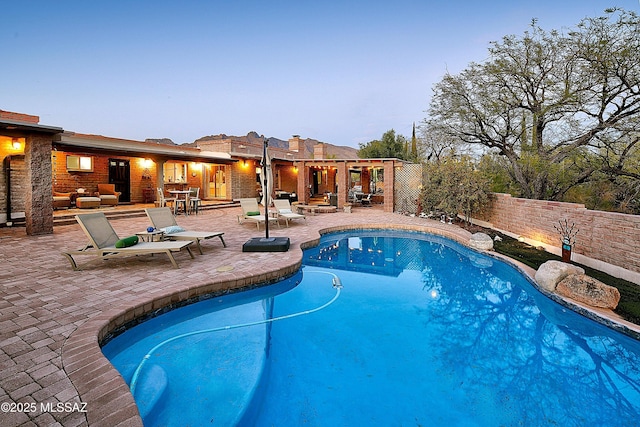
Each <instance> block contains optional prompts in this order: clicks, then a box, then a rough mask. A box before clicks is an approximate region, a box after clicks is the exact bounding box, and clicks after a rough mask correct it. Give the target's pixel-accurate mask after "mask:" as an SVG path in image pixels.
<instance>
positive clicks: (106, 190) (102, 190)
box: [98, 184, 122, 206]
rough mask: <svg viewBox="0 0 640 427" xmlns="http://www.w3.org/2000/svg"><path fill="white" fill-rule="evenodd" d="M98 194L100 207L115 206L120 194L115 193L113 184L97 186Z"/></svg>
mask: <svg viewBox="0 0 640 427" xmlns="http://www.w3.org/2000/svg"><path fill="white" fill-rule="evenodd" d="M98 194H99V196H98V197H100V204H101V205H109V206H117V205H118V202H119V201H120V194H122V193H121V192H119V191H116V186H115V184H98Z"/></svg>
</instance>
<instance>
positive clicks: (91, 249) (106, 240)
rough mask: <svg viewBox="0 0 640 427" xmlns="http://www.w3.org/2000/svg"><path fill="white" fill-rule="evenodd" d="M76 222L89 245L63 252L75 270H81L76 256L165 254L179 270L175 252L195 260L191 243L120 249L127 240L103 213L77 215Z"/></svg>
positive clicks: (136, 246)
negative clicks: (184, 252)
mask: <svg viewBox="0 0 640 427" xmlns="http://www.w3.org/2000/svg"><path fill="white" fill-rule="evenodd" d="M76 220H77V221H78V224H80V227H81V228H82V230H83V231H84V232H85V234H86V235H87V237H88V238H89V243H88V244H87V245H85V246H84V247H83V248H81V249H78V250H75V251H68V252H63V255H64V256H66V257H67V259H68V260H69V262H70V263H71V268H73V269H74V270H80V267H79V266H78V264H77V263H76V261H75V259H74V256H76V255H93V256H96V257H98V258H100V259H109V258H116V257H122V256H128V255H144V254H160V253H165V254H167V256H168V257H169V260H171V264H173V266H174V267H175V268H178V263H177V262H176V260H175V258H174V257H173V253H174V252H179V251H181V250H182V249H186V250H187V252H189V255H190V256H191V258H194V256H193V253H192V252H191V248H189V245H191V241H182V242H169V241H166V242H139V243H136V244H134V245H133V246H128V247H118V246H120V244H119V243H120V242H122V241H124V240H126V239H120V238H119V237H118V235H117V234H116V232H115V230H114V229H113V227H112V226H111V223H110V222H109V220H108V219H107V217H106V216H104V213H102V212H96V213H90V214H83V215H76Z"/></svg>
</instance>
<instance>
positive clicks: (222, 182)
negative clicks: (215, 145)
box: [209, 165, 227, 199]
mask: <svg viewBox="0 0 640 427" xmlns="http://www.w3.org/2000/svg"><path fill="white" fill-rule="evenodd" d="M209 196H210V197H213V198H214V199H226V198H227V178H226V171H225V166H224V165H213V166H212V167H211V172H210V173H209Z"/></svg>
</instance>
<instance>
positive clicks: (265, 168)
mask: <svg viewBox="0 0 640 427" xmlns="http://www.w3.org/2000/svg"><path fill="white" fill-rule="evenodd" d="M263 140H264V147H263V151H262V164H261V168H260V180H261V181H262V204H263V205H264V217H265V219H266V221H265V238H266V239H269V202H270V200H271V199H270V197H271V189H272V188H273V174H272V173H271V158H270V157H269V153H268V152H267V145H269V141H268V140H267V138H264V137H263Z"/></svg>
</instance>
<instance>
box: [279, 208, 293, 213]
mask: <svg viewBox="0 0 640 427" xmlns="http://www.w3.org/2000/svg"><path fill="white" fill-rule="evenodd" d="M280 213H281V214H290V213H293V211H291V209H280Z"/></svg>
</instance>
